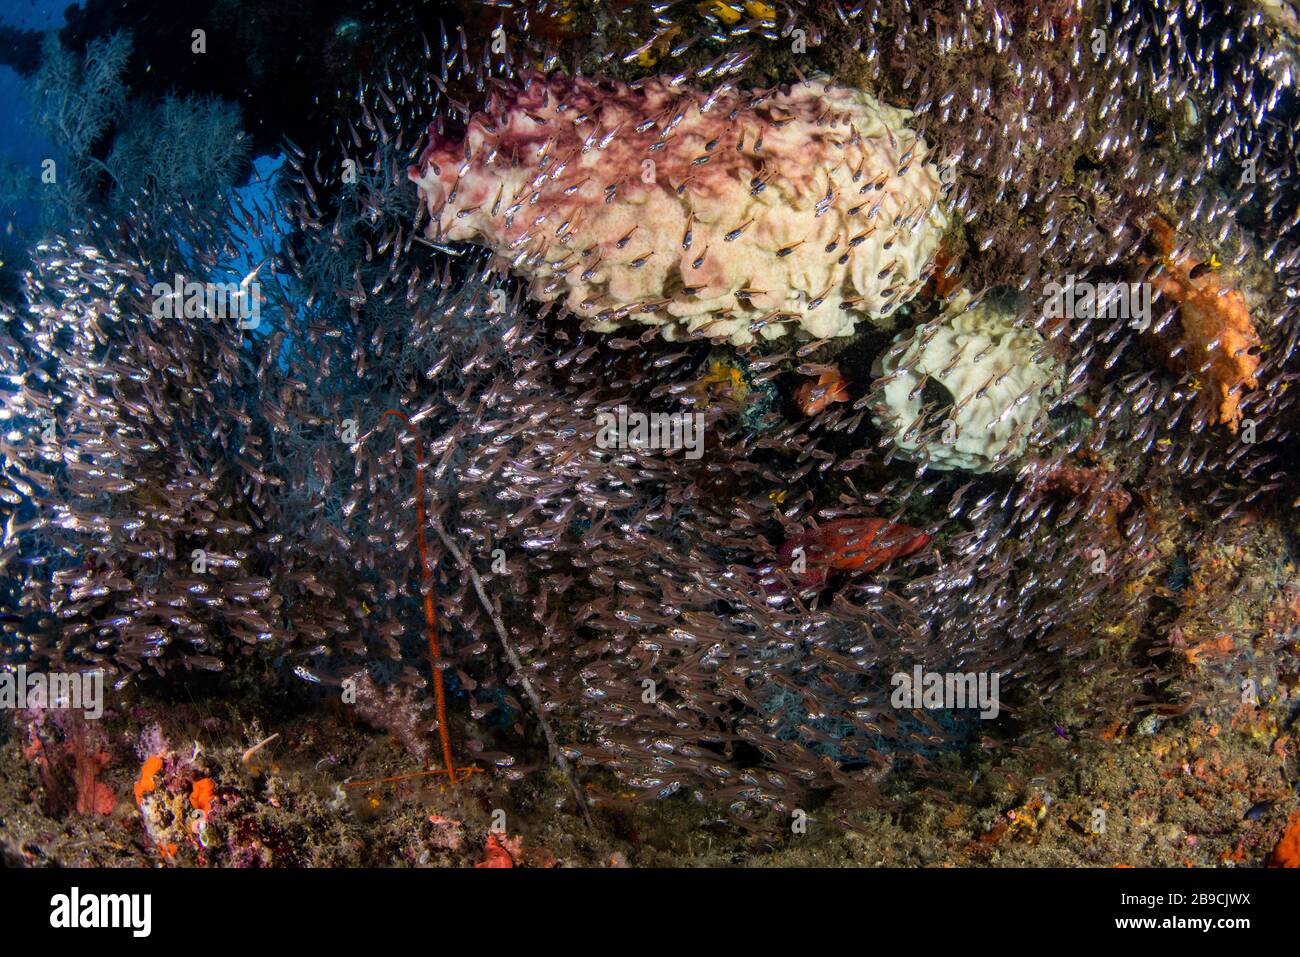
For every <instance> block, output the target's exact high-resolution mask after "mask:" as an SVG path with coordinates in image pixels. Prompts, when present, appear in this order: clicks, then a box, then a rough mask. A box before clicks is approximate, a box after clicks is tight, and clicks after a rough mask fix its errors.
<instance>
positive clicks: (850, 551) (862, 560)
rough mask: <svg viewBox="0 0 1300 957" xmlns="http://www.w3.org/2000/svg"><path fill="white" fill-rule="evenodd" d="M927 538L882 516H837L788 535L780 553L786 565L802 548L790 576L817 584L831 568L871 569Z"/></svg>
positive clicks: (908, 552) (921, 545)
mask: <svg viewBox="0 0 1300 957" xmlns="http://www.w3.org/2000/svg"><path fill="white" fill-rule="evenodd" d="M929 541H930V536H929V535H927V534H925V533H924V532H922V531H919V530H917V529H915V528H912V527H911V526H909V525H897V524H895V523H893V522H886V521H885V520H884V519H883V518H850V519H839V520H837V521H834V522H827V523H826V524H825V525H822V526H821V527H820V528H815V529H813V530H812V531H809V532H805V533H804V534H802V535H796V536H795V537H794V538H791V539H789V540H788V541H787V542H786V543H785V544H784V545H782V546H781V551H780V556H781V561H782V562H783V563H784V564H785V566H786V567H787V568H790V567H791V566H793V565H794V564H795V563H796V561H797V556H796V555H795V550H796V549H799V548H802V549H803V559H804V562H805V566H804V568H803V570H802V572H799V573H796V574H795V575H794V576H793V577H794V579H795V581H796V582H798V583H799V584H800V585H803V586H815V587H820V586H822V585H824V584H826V579H827V577H828V576H829V575H830V573H831V572H832V571H862V572H870V571H874V570H876V569H877V568H879V567H880V566H882V565H884V564H885V563H886V562H890V561H893V560H894V559H895V558H902V557H903V556H904V555H911V554H912V553H913V552H915V551H917V550H919V549H921V548H924V547H925V545H926V543H927V542H929Z"/></svg>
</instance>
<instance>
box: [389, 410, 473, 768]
mask: <svg viewBox="0 0 1300 957" xmlns="http://www.w3.org/2000/svg"><path fill="white" fill-rule="evenodd" d="M390 415H393V416H397V417H398V418H399V419H401V420H402V421H403V422H405V423H406V427H407V429H409V430H410V432H411V436H412V437H413V438H414V439H415V454H416V465H415V517H416V525H415V534H416V541H417V542H418V543H419V546H420V582H421V591H423V592H424V620H425V622H426V624H427V625H428V627H429V667H430V668H431V669H432V671H433V696H434V700H435V701H436V702H437V708H438V740H439V741H440V742H441V744H442V761H443V764H444V765H445V766H446V769H447V780H448V781H450V782H451V783H452V784H455V783H456V768H455V765H454V763H453V762H452V759H451V735H450V734H448V732H447V695H446V691H445V690H444V689H443V685H442V668H441V667H440V663H441V661H442V651H441V649H440V648H439V647H438V613H437V612H436V611H435V610H434V607H433V570H432V569H431V568H430V567H429V554H428V549H427V548H426V547H425V543H424V449H423V447H422V446H421V445H420V434H419V432H417V431H416V429H415V426H414V425H413V424H412V423H411V418H410V416H408V415H407V414H406V413H405V412H399V411H397V410H396V409H389V410H388V411H387V412H385V413H384V414H383V416H382V417H381V421H387V420H388V417H389V416H390ZM426 770H427V768H426Z"/></svg>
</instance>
